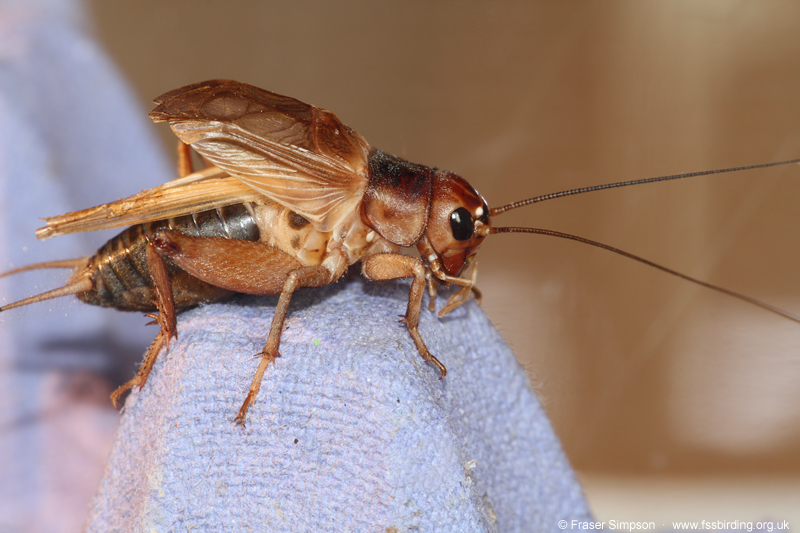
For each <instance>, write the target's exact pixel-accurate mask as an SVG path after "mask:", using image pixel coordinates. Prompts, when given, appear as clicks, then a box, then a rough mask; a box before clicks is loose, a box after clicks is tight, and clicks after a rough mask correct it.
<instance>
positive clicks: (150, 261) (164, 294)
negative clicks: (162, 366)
mask: <svg viewBox="0 0 800 533" xmlns="http://www.w3.org/2000/svg"><path fill="white" fill-rule="evenodd" d="M145 255H146V257H147V267H148V269H149V270H150V275H151V276H152V281H153V287H154V288H155V291H156V296H157V299H156V307H157V308H158V314H157V315H149V316H153V318H155V319H156V322H157V323H158V325H159V326H160V327H161V331H159V332H158V335H156V338H155V339H153V343H152V344H151V345H150V348H149V349H148V350H147V354H146V355H145V356H144V360H143V361H142V366H140V367H139V372H137V373H136V375H135V376H134V377H133V379H131V380H130V381H128V382H127V383H125V384H123V385H121V386H120V387H119V388H117V390H115V391H114V392H113V393H112V394H111V403H113V404H114V407H115V408H117V409H119V399H120V397H121V396H122V395H123V394H124V393H125V391H127V390H128V389H130V388H132V387H134V386H136V385H138V386H139V387H140V388H141V387H142V386H143V385H144V384H145V383H146V382H147V377H148V376H149V375H150V371H151V370H152V369H153V365H154V364H155V362H156V358H157V357H158V353H159V352H160V351H161V348H162V347H163V346H164V345H165V344H166V345H167V346H169V341H170V339H171V338H173V337H174V338H177V337H178V326H177V322H176V318H175V303H174V301H173V299H172V285H171V284H170V281H169V276H168V275H167V267H166V265H165V264H164V259H162V258H161V256H160V255H158V253H156V251H155V248H154V247H153V245H152V244H150V245H148V246H147V249H146V251H145Z"/></svg>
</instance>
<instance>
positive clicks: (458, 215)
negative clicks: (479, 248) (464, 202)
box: [450, 207, 475, 241]
mask: <svg viewBox="0 0 800 533" xmlns="http://www.w3.org/2000/svg"><path fill="white" fill-rule="evenodd" d="M450 228H451V229H452V230H453V237H454V238H455V239H456V240H457V241H468V240H470V239H471V238H472V234H473V232H474V231H475V224H474V223H473V222H472V215H471V214H470V212H469V210H467V208H466V207H459V208H458V209H456V210H455V211H453V212H452V213H450Z"/></svg>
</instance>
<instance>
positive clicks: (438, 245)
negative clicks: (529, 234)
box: [425, 171, 491, 276]
mask: <svg viewBox="0 0 800 533" xmlns="http://www.w3.org/2000/svg"><path fill="white" fill-rule="evenodd" d="M489 212H490V210H489V206H488V205H487V204H486V200H484V199H483V196H481V195H480V194H479V193H478V191H476V190H475V188H474V187H472V185H470V184H469V183H467V181H466V180H465V179H463V178H461V177H459V176H457V175H456V174H453V173H452V172H446V171H437V172H436V174H435V175H434V179H433V194H432V200H431V207H430V211H429V213H428V225H427V227H426V230H425V233H426V236H427V237H428V241H429V242H430V244H431V246H432V247H433V249H434V251H435V252H436V255H437V256H438V258H439V260H440V261H441V264H442V267H443V269H444V271H445V273H446V274H447V275H448V276H457V275H458V274H459V273H460V272H461V271H462V270H463V269H464V267H465V266H467V265H469V264H470V263H471V262H472V260H473V258H474V257H475V254H476V253H477V252H478V248H479V247H480V245H481V242H483V239H484V238H486V235H488V234H489V230H490V228H491V225H490V223H489Z"/></svg>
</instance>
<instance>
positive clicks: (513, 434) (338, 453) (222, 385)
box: [89, 277, 590, 532]
mask: <svg viewBox="0 0 800 533" xmlns="http://www.w3.org/2000/svg"><path fill="white" fill-rule="evenodd" d="M408 287H409V286H408V284H404V283H381V284H376V283H370V282H365V281H362V280H361V279H360V278H357V277H356V278H353V279H349V280H347V281H343V282H340V283H338V284H335V285H331V286H328V287H326V288H323V289H313V290H312V289H305V290H300V291H299V292H298V293H297V294H296V295H295V297H294V299H293V301H292V305H291V307H290V313H289V316H288V318H287V320H286V326H285V331H284V334H283V337H282V342H281V350H280V352H281V355H282V357H280V358H279V359H277V361H276V363H275V364H273V365H271V366H270V368H269V369H268V370H267V373H266V374H265V376H264V379H263V382H262V386H261V391H260V393H259V396H258V399H257V401H256V403H255V404H254V405H253V406H252V407H251V409H250V411H249V413H248V418H247V425H246V428H242V427H240V426H238V425H237V424H234V423H233V419H234V417H235V416H236V413H237V411H238V409H239V406H240V405H241V402H242V400H243V399H244V397H245V394H246V392H247V390H248V388H249V385H250V381H251V380H252V377H253V373H254V372H255V369H256V367H257V365H258V358H255V357H253V354H255V353H258V352H260V350H261V348H262V347H263V344H264V342H265V340H266V336H267V332H268V330H269V324H270V321H271V317H272V314H273V309H274V306H275V304H276V303H277V298H253V297H238V298H235V299H233V300H232V301H231V302H227V303H221V304H215V305H208V306H204V307H200V308H197V309H194V310H191V311H189V312H187V313H184V314H182V315H180V317H179V318H180V319H179V324H178V328H179V338H178V340H177V341H173V343H172V344H171V346H170V348H169V350H168V351H166V352H164V351H162V353H161V355H160V356H159V360H158V362H157V363H156V366H155V369H154V371H153V373H152V374H151V376H150V379H149V381H148V383H147V384H146V385H145V386H144V387H143V388H142V390H141V391H140V392H135V393H133V394H132V395H131V396H130V397H129V398H128V400H127V404H126V406H125V409H124V413H123V417H122V424H121V427H120V431H119V434H118V435H117V440H116V443H115V445H114V449H113V451H112V453H111V457H110V460H109V466H108V469H107V471H106V475H105V478H104V480H103V482H102V484H101V488H100V492H99V495H98V496H97V498H96V500H95V503H94V506H93V510H92V516H91V519H90V526H89V531H97V532H100V531H120V530H124V531H173V530H180V531H183V530H192V531H195V530H197V531H223V530H224V531H556V530H558V525H557V524H558V521H559V520H562V519H564V520H571V519H573V518H576V519H588V517H589V516H590V515H589V512H588V510H587V506H586V502H585V500H584V498H583V495H582V493H581V489H580V487H579V485H578V483H577V482H576V480H575V477H574V474H573V472H572V470H571V469H570V466H569V464H568V462H567V460H566V458H565V456H564V454H563V452H562V451H561V448H560V445H559V442H558V440H557V438H556V437H555V435H554V434H553V431H552V429H551V427H550V424H549V422H548V420H547V418H546V416H545V414H544V412H543V410H542V408H541V406H540V404H539V402H538V401H537V398H536V396H535V394H534V392H533V391H532V389H531V386H530V384H529V382H528V380H527V377H526V375H525V373H524V372H523V370H522V368H521V367H520V365H519V364H518V363H517V361H516V360H515V359H514V356H513V354H512V353H511V352H510V350H509V349H508V347H507V346H506V345H505V344H504V343H503V341H502V339H501V338H500V337H499V335H498V333H497V332H496V330H495V329H494V328H493V327H492V326H491V324H490V323H489V321H488V320H487V318H486V316H485V315H484V314H483V312H482V311H481V310H480V309H479V308H478V307H477V305H476V304H475V303H474V302H470V303H468V304H466V305H465V306H462V307H461V308H459V309H456V310H455V311H453V312H452V313H451V314H450V315H448V316H447V317H445V318H444V319H442V320H440V319H438V318H437V317H436V315H435V314H434V313H431V312H429V311H427V310H423V313H422V318H421V326H420V331H421V333H422V335H423V337H424V338H425V339H426V342H427V343H428V346H429V348H430V350H431V352H432V353H434V354H435V355H436V356H437V357H438V358H439V359H440V360H441V361H442V362H443V363H444V364H445V366H447V369H448V373H447V376H446V377H445V378H444V379H442V380H440V379H439V375H438V372H437V370H436V369H435V367H433V365H430V364H427V363H425V362H424V360H423V359H422V358H421V357H420V355H419V353H418V352H417V350H416V347H415V345H414V343H413V341H412V340H411V337H410V335H409V333H408V331H407V329H406V327H405V325H404V324H402V323H399V322H398V319H397V315H398V314H399V313H402V312H404V311H405V305H406V300H407V297H408ZM392 528H394V529H392Z"/></svg>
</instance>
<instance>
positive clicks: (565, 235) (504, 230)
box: [488, 163, 800, 323]
mask: <svg viewBox="0 0 800 533" xmlns="http://www.w3.org/2000/svg"><path fill="white" fill-rule="evenodd" d="M772 164H775V163H772ZM488 233H489V234H491V235H494V234H497V233H534V234H536V235H547V236H549V237H558V238H560V239H568V240H571V241H577V242H580V243H583V244H588V245H590V246H596V247H597V248H602V249H603V250H608V251H609V252H614V253H615V254H619V255H621V256H623V257H627V258H628V259H633V260H634V261H639V262H640V263H644V264H645V265H648V266H651V267H653V268H657V269H658V270H661V271H663V272H666V273H667V274H672V275H673V276H677V277H679V278H681V279H685V280H686V281H690V282H692V283H695V284H697V285H700V286H702V287H706V288H708V289H711V290H714V291H717V292H721V293H722V294H727V295H728V296H731V297H733V298H736V299H738V300H742V301H744V302H747V303H750V304H753V305H756V306H758V307H760V308H762V309H766V310H767V311H769V312H771V313H775V314H777V315H780V316H782V317H784V318H788V319H789V320H792V321H794V322H798V323H800V317H797V316H795V315H793V314H791V313H789V312H787V311H784V310H783V309H780V308H778V307H775V306H773V305H770V304H768V303H764V302H762V301H760V300H756V299H755V298H751V297H750V296H746V295H744V294H742V293H739V292H736V291H732V290H730V289H726V288H725V287H720V286H719V285H714V284H712V283H708V282H706V281H701V280H699V279H697V278H693V277H691V276H687V275H686V274H682V273H681V272H678V271H677V270H672V269H671V268H667V267H665V266H663V265H659V264H658V263H654V262H653V261H650V260H649V259H645V258H643V257H639V256H638V255H634V254H632V253H629V252H626V251H625V250H620V249H619V248H614V247H613V246H609V245H608V244H603V243H601V242H597V241H592V240H589V239H585V238H583V237H579V236H577V235H572V234H571V233H562V232H560V231H554V230H549V229H541V228H519V227H503V228H491V229H490V230H489V232H488Z"/></svg>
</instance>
